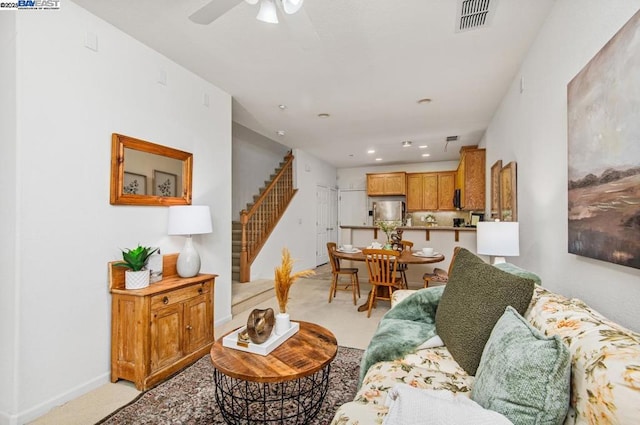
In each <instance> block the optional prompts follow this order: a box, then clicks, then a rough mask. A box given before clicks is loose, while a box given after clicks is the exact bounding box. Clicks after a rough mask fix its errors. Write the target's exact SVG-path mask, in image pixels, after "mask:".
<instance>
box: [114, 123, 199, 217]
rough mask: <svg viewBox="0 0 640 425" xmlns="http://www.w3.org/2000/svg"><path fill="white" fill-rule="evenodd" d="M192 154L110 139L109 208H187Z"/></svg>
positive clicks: (128, 139) (120, 137) (124, 138)
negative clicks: (121, 206)
mask: <svg viewBox="0 0 640 425" xmlns="http://www.w3.org/2000/svg"><path fill="white" fill-rule="evenodd" d="M192 168H193V154H191V153H189V152H184V151H181V150H178V149H173V148H169V147H167V146H162V145H157V144H155V143H151V142H147V141H144V140H140V139H135V138H133V137H129V136H124V135H122V134H117V133H113V135H112V136H111V197H110V202H111V204H112V205H164V206H169V205H190V204H191V178H192Z"/></svg>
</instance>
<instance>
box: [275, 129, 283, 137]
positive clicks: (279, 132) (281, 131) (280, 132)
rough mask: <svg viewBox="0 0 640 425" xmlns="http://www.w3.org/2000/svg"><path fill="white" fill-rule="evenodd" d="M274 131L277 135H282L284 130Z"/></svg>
mask: <svg viewBox="0 0 640 425" xmlns="http://www.w3.org/2000/svg"><path fill="white" fill-rule="evenodd" d="M276 133H278V136H284V130H278V131H276Z"/></svg>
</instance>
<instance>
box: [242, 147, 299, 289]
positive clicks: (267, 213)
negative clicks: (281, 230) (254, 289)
mask: <svg viewBox="0 0 640 425" xmlns="http://www.w3.org/2000/svg"><path fill="white" fill-rule="evenodd" d="M296 192H297V189H294V188H293V154H292V153H291V152H289V153H288V154H287V156H285V163H284V164H283V166H282V168H281V169H280V171H279V172H278V173H277V174H276V176H275V177H274V178H273V180H272V181H271V183H269V184H268V185H267V187H266V188H265V190H264V191H263V192H262V194H261V195H260V197H259V198H258V199H257V200H256V202H255V203H254V204H253V206H252V207H251V209H250V210H249V211H247V210H242V211H241V212H240V223H241V225H242V245H241V248H240V279H239V280H240V282H248V281H249V280H251V263H253V260H255V258H256V257H257V255H258V253H259V252H260V250H261V249H262V246H263V245H264V244H265V242H266V241H267V239H268V238H269V235H270V234H271V232H272V231H273V229H274V228H275V227H276V224H278V221H279V220H280V217H282V215H283V213H284V211H285V210H286V209H287V206H288V205H289V203H290V202H291V199H292V198H293V196H294V195H295V194H296Z"/></svg>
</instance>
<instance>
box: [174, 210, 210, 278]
mask: <svg viewBox="0 0 640 425" xmlns="http://www.w3.org/2000/svg"><path fill="white" fill-rule="evenodd" d="M168 227H169V231H168V233H169V235H186V236H187V240H186V242H185V244H184V248H182V251H180V254H178V262H177V264H176V269H177V270H178V275H180V277H193V276H195V275H197V274H198V272H199V271H200V255H199V254H198V251H196V249H195V247H194V246H193V240H192V238H191V236H192V235H201V234H204V233H211V232H212V231H213V229H212V227H211V211H210V210H209V207H208V206H207V205H180V206H174V207H169V226H168Z"/></svg>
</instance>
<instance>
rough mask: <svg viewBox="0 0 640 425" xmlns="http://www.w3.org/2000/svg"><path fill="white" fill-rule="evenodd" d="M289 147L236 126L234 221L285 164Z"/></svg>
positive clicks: (233, 181)
mask: <svg viewBox="0 0 640 425" xmlns="http://www.w3.org/2000/svg"><path fill="white" fill-rule="evenodd" d="M289 150H290V149H289V148H288V147H286V146H284V145H281V144H280V143H277V142H275V141H273V140H271V139H268V138H266V137H264V136H263V135H261V134H258V133H256V132H254V131H252V130H249V129H248V128H246V127H244V126H242V125H240V124H237V123H233V166H232V173H233V177H232V185H233V201H232V210H231V211H232V218H233V220H239V219H240V211H242V210H243V209H245V208H246V207H247V203H250V202H253V196H254V195H257V194H258V190H259V189H261V188H262V187H264V182H265V181H268V180H269V177H270V176H271V174H273V172H274V171H275V170H276V168H277V167H278V165H279V164H280V163H281V162H282V161H283V159H284V156H285V155H286V154H287V152H289Z"/></svg>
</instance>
